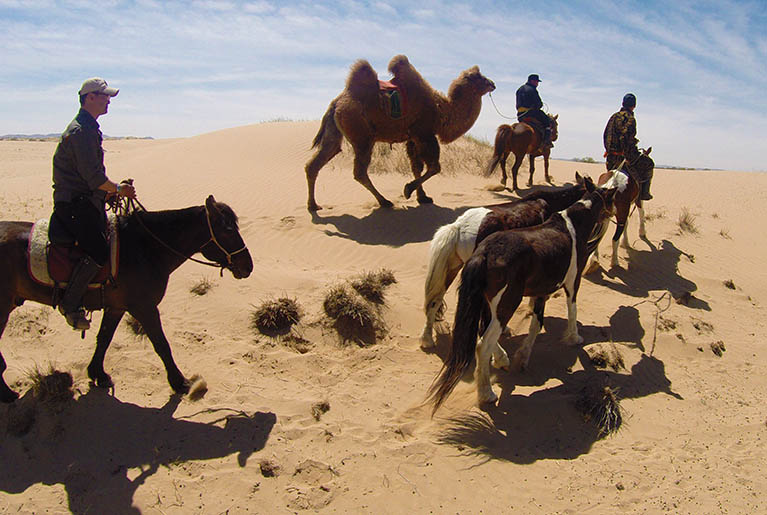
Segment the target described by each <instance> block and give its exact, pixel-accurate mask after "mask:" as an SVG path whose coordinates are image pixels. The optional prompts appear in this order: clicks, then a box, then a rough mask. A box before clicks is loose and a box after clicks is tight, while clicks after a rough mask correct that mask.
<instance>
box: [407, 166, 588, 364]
mask: <svg viewBox="0 0 767 515" xmlns="http://www.w3.org/2000/svg"><path fill="white" fill-rule="evenodd" d="M586 182H591V179H590V178H588V177H586V178H584V177H581V175H580V174H579V173H578V172H576V173H575V184H572V185H567V186H562V187H559V188H547V189H543V190H540V191H536V192H534V193H530V194H528V195H525V196H524V197H522V198H521V199H519V200H515V201H513V202H507V203H504V204H496V205H492V206H487V207H475V208H471V209H469V210H468V211H466V212H465V213H463V214H462V215H461V216H459V217H458V219H457V220H456V221H455V222H453V223H451V224H447V225H444V226H442V227H440V228H439V229H437V231H436V232H435V233H434V237H433V238H432V240H431V245H430V247H429V268H428V271H427V273H426V284H425V286H424V297H425V298H424V312H425V313H426V325H425V326H424V328H423V333H422V334H421V348H423V349H428V348H431V347H433V346H434V339H433V337H432V328H433V326H434V322H435V321H436V319H437V315H438V314H439V312H440V311H441V310H442V309H443V306H444V297H445V292H446V291H447V289H448V288H449V287H450V285H451V284H452V283H453V280H454V279H455V277H456V276H457V275H458V272H460V271H461V268H462V267H463V264H464V263H465V262H466V260H467V259H469V257H470V256H471V254H472V252H474V249H475V248H476V247H477V245H479V243H481V242H482V240H484V239H485V238H486V237H487V236H489V235H491V234H493V233H494V232H498V231H505V230H507V229H513V228H516V227H530V226H532V225H538V224H540V223H543V222H544V221H545V220H546V219H547V218H548V217H549V216H551V214H553V213H556V212H557V211H561V210H562V209H566V208H568V207H570V206H571V205H572V204H573V203H574V202H576V201H577V200H578V199H580V198H581V197H582V196H583V194H584V193H585V192H586V186H585V184H586ZM592 185H593V183H592Z"/></svg>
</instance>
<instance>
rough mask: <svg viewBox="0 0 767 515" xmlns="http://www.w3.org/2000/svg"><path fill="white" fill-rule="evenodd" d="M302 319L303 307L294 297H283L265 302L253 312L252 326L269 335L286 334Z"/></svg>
mask: <svg viewBox="0 0 767 515" xmlns="http://www.w3.org/2000/svg"><path fill="white" fill-rule="evenodd" d="M300 320H301V307H300V306H299V305H298V302H296V301H295V300H294V299H290V298H287V297H282V298H280V299H277V300H268V301H265V302H263V303H262V304H261V305H260V306H259V307H257V308H256V310H255V311H254V312H253V314H252V317H251V327H253V328H254V329H256V330H258V331H260V332H261V333H263V334H265V335H267V336H275V335H278V334H286V333H288V332H289V331H290V329H291V328H292V327H293V325H295V324H297V323H298V322H299V321H300Z"/></svg>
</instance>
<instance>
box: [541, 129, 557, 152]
mask: <svg viewBox="0 0 767 515" xmlns="http://www.w3.org/2000/svg"><path fill="white" fill-rule="evenodd" d="M543 148H554V143H553V142H552V141H551V127H546V128H545V129H544V130H543Z"/></svg>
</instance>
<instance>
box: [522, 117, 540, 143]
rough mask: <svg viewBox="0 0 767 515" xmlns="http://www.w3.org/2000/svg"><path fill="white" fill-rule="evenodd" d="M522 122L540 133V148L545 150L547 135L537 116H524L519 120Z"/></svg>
mask: <svg viewBox="0 0 767 515" xmlns="http://www.w3.org/2000/svg"><path fill="white" fill-rule="evenodd" d="M519 121H520V122H522V123H526V124H527V125H529V126H530V127H532V129H533V131H534V132H535V133H536V134H537V135H538V141H540V143H539V144H538V148H539V149H540V150H543V138H544V135H545V128H544V127H543V125H542V124H541V122H540V121H538V119H537V118H533V117H532V116H524V117H522V119H521V120H519Z"/></svg>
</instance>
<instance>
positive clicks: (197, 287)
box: [189, 277, 213, 296]
mask: <svg viewBox="0 0 767 515" xmlns="http://www.w3.org/2000/svg"><path fill="white" fill-rule="evenodd" d="M212 288H213V282H211V280H210V279H208V278H207V277H203V278H202V279H200V280H199V281H197V282H196V283H195V284H194V285H193V286H192V287H191V288H190V289H189V292H190V293H194V294H195V295H200V296H202V295H205V294H206V293H208V292H209V291H210V290H211V289H212Z"/></svg>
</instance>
